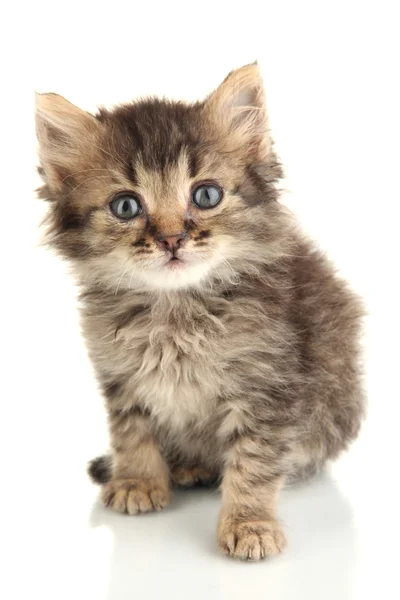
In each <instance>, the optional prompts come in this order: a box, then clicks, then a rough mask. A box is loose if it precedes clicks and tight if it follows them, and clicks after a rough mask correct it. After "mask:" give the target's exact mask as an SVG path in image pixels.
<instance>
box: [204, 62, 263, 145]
mask: <svg viewBox="0 0 400 600" xmlns="http://www.w3.org/2000/svg"><path fill="white" fill-rule="evenodd" d="M205 109H206V112H207V113H208V115H209V117H211V119H212V120H213V121H214V123H215V125H217V126H218V127H219V128H220V132H221V134H222V135H226V136H229V137H230V139H231V142H236V143H237V147H238V148H244V147H247V148H249V147H250V148H252V149H253V150H257V151H258V152H260V153H261V154H263V155H267V154H268V153H269V151H270V146H271V142H270V138H269V133H268V117H267V111H266V103H265V92H264V85H263V81H262V77H261V74H260V69H259V66H258V64H257V63H252V64H250V65H246V66H244V67H242V68H240V69H236V70H235V71H232V72H231V73H229V75H228V76H227V77H226V79H225V80H224V81H223V82H222V83H221V85H220V86H219V87H218V88H217V89H216V90H215V92H213V93H212V94H211V95H210V96H209V97H208V98H207V100H206V102H205Z"/></svg>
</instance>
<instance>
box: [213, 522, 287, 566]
mask: <svg viewBox="0 0 400 600" xmlns="http://www.w3.org/2000/svg"><path fill="white" fill-rule="evenodd" d="M285 545H286V539H285V536H284V534H283V532H282V530H281V528H280V526H279V524H278V523H277V521H275V520H274V519H271V520H268V521H237V520H235V519H234V518H230V517H222V518H221V520H220V522H219V525H218V546H219V549H220V550H221V552H224V553H225V554H228V555H229V556H233V557H235V558H241V559H242V560H260V559H261V558H265V557H267V556H274V555H276V554H279V553H280V552H281V551H282V550H283V548H284V547H285Z"/></svg>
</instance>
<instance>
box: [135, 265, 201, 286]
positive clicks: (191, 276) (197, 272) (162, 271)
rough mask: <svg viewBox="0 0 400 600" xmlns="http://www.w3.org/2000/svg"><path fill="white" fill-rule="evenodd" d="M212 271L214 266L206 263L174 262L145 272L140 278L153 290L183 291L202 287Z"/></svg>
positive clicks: (141, 273)
mask: <svg viewBox="0 0 400 600" xmlns="http://www.w3.org/2000/svg"><path fill="white" fill-rule="evenodd" d="M211 269H212V265H211V264H210V263H208V262H206V261H204V262H199V263H195V264H187V263H183V262H181V261H172V262H170V263H167V264H166V265H165V266H163V267H162V268H159V269H148V270H143V271H141V272H140V274H139V277H140V279H141V282H142V283H143V284H144V285H145V286H146V287H147V288H148V289H151V290H166V291H167V290H181V289H185V288H190V287H198V286H200V285H201V284H202V283H203V282H204V281H205V280H206V279H207V277H208V276H209V274H210V272H211Z"/></svg>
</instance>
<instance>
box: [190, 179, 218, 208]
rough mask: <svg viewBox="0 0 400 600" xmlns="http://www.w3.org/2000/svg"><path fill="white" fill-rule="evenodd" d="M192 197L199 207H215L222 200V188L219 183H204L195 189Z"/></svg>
mask: <svg viewBox="0 0 400 600" xmlns="http://www.w3.org/2000/svg"><path fill="white" fill-rule="evenodd" d="M192 199H193V202H194V203H195V204H196V206H198V207H199V208H214V206H217V204H219V203H220V202H221V200H222V190H221V188H219V187H218V186H217V185H213V184H211V183H204V184H203V185H199V186H198V187H197V188H196V189H195V190H194V192H193V196H192Z"/></svg>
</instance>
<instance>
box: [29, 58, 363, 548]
mask: <svg viewBox="0 0 400 600" xmlns="http://www.w3.org/2000/svg"><path fill="white" fill-rule="evenodd" d="M261 90H262V88H261V87H260V80H259V76H258V72H257V68H256V67H255V66H250V67H245V68H244V69H241V70H239V71H237V72H235V73H234V74H233V75H231V76H230V77H229V78H228V79H227V80H226V81H225V82H224V83H223V84H222V86H220V88H219V89H218V90H217V92H215V93H214V94H213V95H212V96H211V97H210V98H209V99H208V100H207V101H206V102H205V103H203V104H197V105H193V106H192V107H190V106H188V107H184V106H183V105H179V104H176V105H174V104H166V103H164V104H163V103H157V102H154V103H153V104H152V103H151V102H150V103H148V104H146V103H144V104H142V105H140V104H139V105H132V106H130V107H129V106H127V107H124V108H122V109H119V110H117V111H115V112H114V113H106V112H104V111H103V112H102V113H101V114H100V115H99V116H98V117H97V120H95V119H93V117H90V118H89V116H87V115H84V116H83V115H82V114H81V113H79V112H76V111H78V109H75V107H73V108H72V109H71V107H70V106H67V105H66V104H63V102H65V101H62V102H61V104H60V101H59V100H56V109H54V106H51V107H50V109H49V108H48V107H47V106H45V107H44V108H42V114H45V118H44V117H43V116H40V118H39V139H40V140H41V143H42V148H43V150H42V164H43V166H44V171H45V180H46V186H45V187H44V188H43V190H42V195H44V197H46V198H48V199H50V200H52V201H53V206H52V211H51V212H50V225H51V234H52V240H53V243H54V244H55V246H56V247H58V248H59V249H61V251H62V252H63V253H64V254H65V255H66V256H67V257H68V258H70V259H72V261H73V265H74V268H75V272H76V275H77V278H78V280H79V283H80V284H81V286H82V288H83V292H82V316H83V320H82V324H83V331H84V335H85V338H86V340H87V345H88V349H89V353H90V356H91V359H92V362H93V364H94V367H95V370H96V373H97V377H98V380H99V383H100V385H101V388H102V391H103V393H104V395H105V397H106V399H107V407H108V412H109V419H110V430H111V443H112V451H113V452H112V457H111V458H110V459H100V460H97V461H94V462H93V464H92V467H91V472H92V475H93V476H94V477H95V478H96V479H97V480H98V481H101V482H102V483H104V484H105V485H104V489H103V499H104V501H105V503H106V504H108V505H110V506H112V507H113V508H115V509H117V510H120V511H122V512H128V513H130V514H134V513H137V512H143V511H147V510H150V509H153V508H155V509H159V508H161V507H163V506H165V504H167V503H168V502H169V499H170V498H169V487H170V479H171V477H172V478H173V479H175V481H177V482H178V483H183V484H186V485H189V484H190V483H194V482H196V481H197V480H200V481H204V482H206V481H208V480H213V479H215V478H216V477H217V478H220V479H221V480H222V484H221V487H222V492H223V509H222V513H221V519H220V525H219V544H220V548H221V549H222V550H223V551H226V552H228V553H230V554H233V555H235V556H240V557H242V558H260V557H262V556H264V555H271V554H274V553H276V552H278V551H279V550H280V549H281V548H282V547H283V545H284V537H283V534H282V533H281V531H280V529H279V526H278V524H277V522H276V520H275V509H276V501H277V495H278V492H279V488H280V487H281V485H282V484H283V483H284V481H286V480H290V479H292V478H295V477H299V476H305V475H308V474H310V473H313V472H315V470H317V469H318V468H320V467H321V466H322V465H323V464H324V462H325V461H326V460H327V459H329V458H334V457H335V456H337V454H338V453H339V452H340V451H341V450H343V449H344V448H346V447H347V445H348V443H349V442H350V441H351V440H352V439H354V437H355V436H356V435H357V432H358V430H359V426H360V422H361V418H362V415H363V398H362V393H361V388H360V381H359V367H358V333H359V322H360V317H361V314H362V309H361V306H360V303H359V301H358V299H357V298H355V296H354V295H353V294H352V293H351V292H350V291H349V290H348V289H347V287H346V286H345V284H344V283H343V282H342V281H341V280H340V279H338V278H337V277H336V275H335V274H334V271H333V268H332V267H331V265H330V264H329V263H328V262H327V261H326V259H325V258H324V257H323V256H322V255H321V254H320V253H319V252H318V251H317V250H315V249H314V248H313V247H312V245H311V244H310V243H309V242H308V241H307V240H305V239H304V238H303V236H302V235H301V234H300V233H298V232H297V231H296V229H295V228H294V226H293V223H292V219H291V217H290V216H289V215H288V213H287V212H286V211H285V210H284V209H283V207H282V206H280V205H279V204H278V203H277V201H276V196H277V192H276V188H275V181H276V180H277V178H278V177H279V175H280V170H279V167H278V165H277V162H276V159H275V155H274V153H273V150H272V144H271V142H270V140H269V136H268V133H267V131H266V129H265V114H264V111H263V103H262V99H261V98H262V91H261ZM231 98H234V101H231ZM260 99H261V100H260ZM52 102H53V100H52ZM222 108H223V111H222V110H221V109H222ZM229 110H231V111H232V115H231V116H229ZM66 114H67V118H66V119H65V115H66ZM48 115H50V117H49V116H48ZM60 115H61V117H60ZM71 115H72V116H71ZM216 115H217V117H216ZM227 115H228V116H227ZM65 121H67V122H68V127H66V126H65ZM54 128H56V129H57V130H61V134H62V135H61V139H62V140H63V144H64V147H63V148H59V149H58V150H59V152H63V154H64V157H67V159H65V160H64V162H63V161H62V160H61V161H60V159H59V158H58V157H56V156H55V155H54V140H55V142H56V143H59V142H60V135H59V134H58V136H57V135H54V132H53V129H54ZM71 129H72V130H73V135H71V134H70V131H71ZM82 130H85V131H86V137H87V136H89V138H90V140H91V144H89V145H88V144H87V141H85V140H84V139H83V136H81V135H80V134H79V132H80V131H82ZM210 131H211V134H210ZM218 132H219V133H218ZM63 136H64V137H63ZM70 138H71V139H72V140H73V141H71V140H70ZM50 139H51V142H52V143H50V144H49V140H50ZM110 140H111V142H112V145H111V143H110ZM82 147H84V148H85V151H84V152H82ZM78 148H80V149H79V151H78ZM66 150H67V151H66ZM46 152H47V153H46ZM135 153H136V154H135ZM132 154H134V158H133V160H132V158H130V157H131V156H132ZM82 157H83V158H82ZM68 160H69V161H70V162H71V161H72V162H73V163H74V164H73V166H72V164H68ZM93 165H94V166H93ZM132 165H133V171H132ZM78 166H83V167H84V168H83V169H82V170H81V171H79V170H78ZM89 172H90V176H91V178H89V179H88V173H89ZM81 173H83V174H84V175H85V176H84V175H82V174H81ZM69 178H71V179H73V180H74V182H73V185H72V184H71V185H69V186H68V185H67V184H66V181H67V180H68V179H69ZM210 179H212V180H217V181H218V183H219V185H220V186H221V188H222V189H223V190H224V198H223V200H222V202H221V204H220V205H218V207H217V208H213V209H212V210H208V211H204V210H203V211H198V210H196V209H195V207H194V206H193V205H192V204H190V201H189V203H187V202H188V200H187V198H188V197H190V191H189V190H190V188H191V186H192V185H193V181H194V182H196V181H199V180H200V181H201V180H203V181H204V180H207V181H208V180H210ZM196 185H197V184H196ZM131 188H133V189H134V190H136V193H137V194H138V195H139V194H140V197H141V198H142V204H143V217H142V216H139V217H138V218H137V219H136V220H135V221H133V220H132V221H131V222H129V223H127V222H124V223H122V222H120V223H118V222H117V221H116V219H115V218H114V217H112V216H110V214H109V213H106V212H105V209H104V201H105V199H106V198H107V197H110V194H115V192H118V191H119V190H120V189H123V190H125V189H131ZM107 190H108V193H106V192H107ZM111 197H112V196H111ZM141 214H142V213H141ZM182 230H184V236H185V237H184V238H183V237H182V235H181V237H182V239H184V244H181V245H180V246H179V249H178V250H177V256H178V258H179V261H178V262H179V265H178V266H177V265H176V263H174V264H170V263H168V262H167V263H166V262H165V261H164V256H165V253H166V256H167V257H168V256H170V254H168V252H169V250H166V248H165V242H164V241H161V242H160V240H164V239H165V238H166V235H165V234H166V233H167V235H168V236H171V235H172V236H175V237H173V238H168V239H174V240H176V239H177V238H176V234H175V232H181V231H182ZM160 233H162V235H160ZM174 243H175V241H174ZM163 244H164V246H163ZM160 247H161V249H162V250H163V252H164V254H163V252H160V250H159V248H160ZM174 252H175V250H174Z"/></svg>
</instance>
